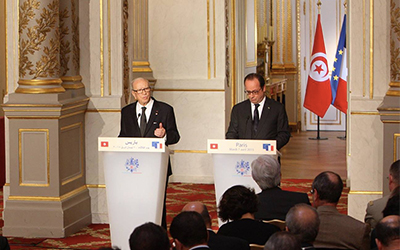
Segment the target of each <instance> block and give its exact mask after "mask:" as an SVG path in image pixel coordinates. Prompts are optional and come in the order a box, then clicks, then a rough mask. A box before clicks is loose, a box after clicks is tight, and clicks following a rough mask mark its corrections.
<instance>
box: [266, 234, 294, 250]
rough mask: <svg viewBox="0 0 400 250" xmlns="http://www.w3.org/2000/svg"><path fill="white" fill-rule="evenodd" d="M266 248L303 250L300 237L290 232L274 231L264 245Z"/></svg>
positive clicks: (273, 249) (271, 249)
mask: <svg viewBox="0 0 400 250" xmlns="http://www.w3.org/2000/svg"><path fill="white" fill-rule="evenodd" d="M264 250H301V247H300V241H299V239H298V238H297V237H296V236H295V235H293V234H292V233H290V232H277V233H274V234H273V235H272V236H271V237H270V238H269V240H268V241H267V243H266V244H265V246H264Z"/></svg>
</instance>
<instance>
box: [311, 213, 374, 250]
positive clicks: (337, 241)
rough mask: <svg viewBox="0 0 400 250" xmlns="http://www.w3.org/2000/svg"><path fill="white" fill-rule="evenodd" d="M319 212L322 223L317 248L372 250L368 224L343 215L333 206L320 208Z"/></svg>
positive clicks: (316, 240)
mask: <svg viewBox="0 0 400 250" xmlns="http://www.w3.org/2000/svg"><path fill="white" fill-rule="evenodd" d="M317 212H318V215H319V219H320V221H321V223H320V225H319V231H318V235H317V238H316V239H315V241H314V247H315V248H321V247H325V248H342V249H343V248H344V249H357V250H366V249H370V241H369V232H370V226H369V225H368V224H365V223H362V222H361V221H358V220H356V219H354V218H352V217H350V216H347V215H344V214H341V213H339V212H338V211H337V209H336V208H335V207H332V206H319V207H318V208H317Z"/></svg>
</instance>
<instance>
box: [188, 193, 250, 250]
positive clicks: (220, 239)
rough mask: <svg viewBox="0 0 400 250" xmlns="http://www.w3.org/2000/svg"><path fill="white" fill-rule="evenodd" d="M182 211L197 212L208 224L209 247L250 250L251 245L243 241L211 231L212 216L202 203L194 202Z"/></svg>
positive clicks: (219, 249)
mask: <svg viewBox="0 0 400 250" xmlns="http://www.w3.org/2000/svg"><path fill="white" fill-rule="evenodd" d="M182 211H195V212H198V213H199V214H200V215H201V216H202V217H203V220H204V222H205V223H206V227H207V231H208V243H207V244H208V246H209V247H210V248H211V249H215V250H250V246H249V243H248V242H247V241H245V240H243V239H239V238H235V237H229V236H224V235H217V234H216V233H215V232H214V231H213V230H212V229H211V225H212V222H211V216H210V214H209V213H208V210H207V207H206V205H204V204H203V203H201V202H198V201H194V202H189V203H188V204H186V205H185V206H184V207H183V209H182Z"/></svg>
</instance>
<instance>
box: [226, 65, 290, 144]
mask: <svg viewBox="0 0 400 250" xmlns="http://www.w3.org/2000/svg"><path fill="white" fill-rule="evenodd" d="M244 86H245V93H246V94H247V96H248V97H249V99H247V100H245V101H243V102H241V103H238V104H236V105H235V106H234V107H233V109H232V113H231V121H230V124H229V128H228V131H227V132H226V135H225V137H226V139H254V140H276V144H277V149H278V150H279V149H281V148H282V147H283V146H285V145H286V144H287V143H288V142H289V139H290V132H289V123H288V118H287V115H286V110H285V106H284V105H283V104H281V103H279V102H277V101H275V100H272V99H270V98H268V97H266V96H265V91H266V86H265V80H264V78H263V77H262V76H261V75H259V74H256V73H250V74H248V75H247V76H246V77H245V78H244Z"/></svg>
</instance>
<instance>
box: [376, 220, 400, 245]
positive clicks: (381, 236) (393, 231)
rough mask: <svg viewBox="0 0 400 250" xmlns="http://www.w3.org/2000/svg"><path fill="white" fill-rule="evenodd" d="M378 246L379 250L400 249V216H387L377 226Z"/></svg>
mask: <svg viewBox="0 0 400 250" xmlns="http://www.w3.org/2000/svg"><path fill="white" fill-rule="evenodd" d="M376 244H377V245H378V249H379V250H398V249H400V216H398V215H389V216H386V217H384V218H383V219H382V220H381V221H380V222H379V223H378V224H377V225H376Z"/></svg>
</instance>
